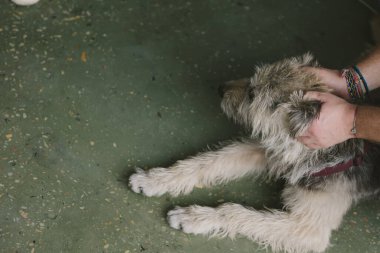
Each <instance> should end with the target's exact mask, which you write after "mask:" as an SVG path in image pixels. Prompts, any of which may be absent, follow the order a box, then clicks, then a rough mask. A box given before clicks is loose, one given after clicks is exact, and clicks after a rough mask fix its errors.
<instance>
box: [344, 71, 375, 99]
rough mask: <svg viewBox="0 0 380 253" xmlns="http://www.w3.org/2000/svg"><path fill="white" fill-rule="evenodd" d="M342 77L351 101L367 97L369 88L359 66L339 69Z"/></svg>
mask: <svg viewBox="0 0 380 253" xmlns="http://www.w3.org/2000/svg"><path fill="white" fill-rule="evenodd" d="M341 75H342V77H344V78H345V79H346V83H347V91H348V94H349V96H350V98H351V100H353V101H363V100H365V99H366V98H369V89H368V85H367V82H366V80H365V79H364V77H363V75H362V74H361V72H360V70H359V68H358V67H357V66H355V65H353V66H352V67H349V68H347V69H343V70H342V71H341Z"/></svg>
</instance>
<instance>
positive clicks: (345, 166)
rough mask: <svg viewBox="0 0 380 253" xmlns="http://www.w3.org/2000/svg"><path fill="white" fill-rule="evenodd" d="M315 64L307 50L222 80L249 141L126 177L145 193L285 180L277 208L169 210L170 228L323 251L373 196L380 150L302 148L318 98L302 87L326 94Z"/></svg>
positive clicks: (347, 145)
mask: <svg viewBox="0 0 380 253" xmlns="http://www.w3.org/2000/svg"><path fill="white" fill-rule="evenodd" d="M317 65H318V63H317V62H316V61H315V60H314V59H313V56H312V55H311V54H305V55H303V56H300V57H293V58H289V59H285V60H282V61H279V62H276V63H273V64H266V65H262V66H259V67H256V69H255V74H254V76H253V77H252V78H250V79H242V80H238V81H232V82H229V83H227V84H225V85H224V86H223V87H222V88H221V89H220V92H221V94H222V102H221V107H222V110H223V111H224V113H225V114H226V115H227V116H228V117H229V118H232V119H233V120H234V121H235V122H237V123H239V124H242V125H243V126H244V127H246V128H247V129H249V130H250V137H249V138H248V139H245V140H242V141H235V142H231V143H229V144H228V145H225V146H223V147H222V148H220V149H219V150H216V151H207V152H205V153H201V154H199V155H197V156H194V157H191V158H188V159H185V160H180V161H177V162H176V163H175V164H174V165H172V166H171V167H169V168H153V169H150V170H148V171H144V170H142V169H137V171H136V173H134V174H133V175H131V177H130V178H129V183H130V187H131V189H132V190H133V191H134V192H137V193H141V194H144V195H146V196H161V195H163V194H165V193H168V194H170V195H172V196H178V195H179V194H188V193H190V192H191V191H192V190H193V188H194V187H196V186H200V185H202V186H205V187H209V186H213V185H216V184H220V183H225V182H228V181H230V180H234V179H238V178H241V177H243V176H248V175H255V176H258V175H262V176H268V177H270V178H273V179H280V178H281V179H283V180H284V181H285V188H284V190H283V191H282V199H283V204H284V208H283V209H281V210H273V209H266V210H261V211H258V210H255V209H253V208H250V207H244V206H242V205H240V204H234V203H225V204H222V205H220V206H218V207H216V208H211V207H204V206H198V205H192V206H189V207H176V208H175V209H173V210H171V211H169V212H168V217H167V218H168V223H169V225H170V226H171V227H173V228H175V229H180V230H182V231H183V232H185V233H192V234H201V235H208V236H221V237H224V236H229V237H232V238H233V237H235V236H236V235H242V236H246V237H248V238H250V239H252V240H254V241H256V242H258V243H259V244H261V245H263V246H264V247H268V246H270V247H271V248H272V250H274V251H280V250H283V251H286V252H323V251H325V250H326V249H327V248H328V246H329V239H330V235H331V232H332V231H333V230H335V229H338V227H339V225H340V223H341V221H342V218H343V216H344V215H345V213H346V212H347V211H348V210H349V208H350V207H351V205H352V204H354V203H355V202H357V201H358V200H360V199H362V198H364V197H368V196H371V195H374V194H376V193H377V192H378V190H379V181H380V180H379V172H376V169H375V168H374V165H375V164H376V162H375V161H376V157H377V156H378V154H379V148H378V147H377V146H376V145H371V144H368V143H366V142H365V141H363V140H360V139H350V140H347V141H345V142H343V143H340V144H338V145H335V146H333V147H330V148H326V149H318V150H315V149H309V148H307V147H306V146H304V145H302V144H301V143H299V142H297V141H296V140H295V138H294V137H295V136H298V135H299V134H300V133H302V132H303V131H305V129H307V127H308V126H309V124H310V123H311V121H312V120H313V119H315V118H316V117H318V114H319V111H320V107H321V102H320V101H317V100H306V99H304V98H303V95H304V94H305V93H306V92H308V91H319V92H331V90H330V89H329V88H328V87H327V86H326V85H324V84H323V83H321V82H320V81H319V80H318V78H317V77H316V76H315V75H314V74H312V73H309V71H305V69H304V67H315V66H317Z"/></svg>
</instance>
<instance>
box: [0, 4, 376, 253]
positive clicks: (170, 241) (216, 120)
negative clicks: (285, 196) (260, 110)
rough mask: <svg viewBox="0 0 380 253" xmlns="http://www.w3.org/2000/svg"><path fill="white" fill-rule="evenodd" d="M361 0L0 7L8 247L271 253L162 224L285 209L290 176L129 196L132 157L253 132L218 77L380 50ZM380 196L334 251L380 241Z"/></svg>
mask: <svg viewBox="0 0 380 253" xmlns="http://www.w3.org/2000/svg"><path fill="white" fill-rule="evenodd" d="M371 15H372V13H371V11H370V10H369V9H368V8H367V7H365V5H364V4H363V3H361V2H359V1H356V0H350V1H347V0H336V1H321V0H313V1H302V0H296V1H295V0H287V1H275V0H251V1H248V0H209V1H201V0H199V1H195V0H192V1H173V0H172V1H169V0H161V1H142V0H129V1H126V0H92V1H88V0H76V1H74V0H67V1H66V0H41V2H40V3H39V4H37V5H34V6H31V7H18V6H15V5H13V4H12V3H11V2H10V1H4V0H3V1H1V3H0V59H1V62H0V88H1V89H0V140H1V146H0V150H1V152H0V252H7V253H8V252H31V253H39V252H47V253H50V252H52V253H55V252H84V253H86V252H125V253H127V252H128V253H133V252H145V253H157V252H161V253H166V252H167V253H172V252H173V253H174V252H176V253H177V252H178V253H180V252H184V253H193V252H194V253H213V252H238V253H245V252H266V251H265V250H260V247H259V246H258V245H257V244H255V243H253V242H251V241H249V240H247V239H245V238H238V239H236V240H230V239H208V238H205V237H202V236H193V235H186V234H183V233H181V232H178V231H175V230H173V229H171V228H170V227H168V225H167V223H166V219H165V214H166V212H167V211H168V210H169V209H170V208H172V207H174V206H175V205H189V204H194V203H198V204H202V205H211V206H216V205H218V204H220V203H222V202H228V201H230V202H237V203H242V204H245V205H250V206H254V207H256V208H263V207H264V206H269V207H281V202H280V199H279V192H280V190H281V183H278V182H277V183H276V182H271V183H269V182H253V181H252V179H245V180H241V181H239V182H234V183H231V184H228V185H223V186H218V187H215V188H213V189H197V190H195V191H194V192H193V193H192V194H190V195H189V196H183V197H179V198H172V197H170V196H164V197H160V198H145V197H143V196H140V195H137V194H134V193H132V192H131V191H130V190H129V188H128V186H127V183H126V182H127V177H128V175H130V174H131V173H132V172H133V170H134V167H136V166H141V167H144V168H149V167H152V166H165V165H169V164H170V163H172V162H173V161H175V160H176V159H180V158H185V157H186V156H188V155H192V154H195V153H196V152H198V151H200V150H202V149H204V148H205V147H206V146H207V145H212V144H216V143H217V142H218V141H222V140H226V139H229V138H234V137H238V136H241V135H244V131H243V130H242V129H240V128H239V127H238V126H235V125H233V124H232V122H230V121H228V120H227V119H226V117H224V115H223V114H222V112H221V110H220V109H219V102H220V101H219V98H218V95H217V87H218V85H219V84H221V83H222V82H224V81H227V80H231V79H236V78H241V77H246V76H250V75H252V73H253V72H252V71H253V67H254V65H256V64H259V63H262V62H271V61H274V60H277V59H280V58H283V57H287V56H294V55H299V54H302V53H304V52H306V51H311V52H313V53H314V54H315V55H316V57H317V58H318V59H319V60H320V62H321V63H322V64H323V65H325V66H329V67H342V66H345V65H347V64H350V63H352V62H355V61H356V60H357V59H358V57H359V56H360V55H361V54H362V52H363V51H366V50H368V49H369V48H370V47H371V45H372V42H371V34H370V28H369V25H368V24H369V21H370V18H371ZM379 237H380V202H379V201H378V200H368V201H364V202H362V203H360V204H359V205H357V206H356V207H354V208H353V209H351V210H350V211H349V213H348V215H347V216H346V217H345V219H344V222H343V224H342V226H341V228H340V230H339V231H337V232H334V234H333V236H332V239H331V242H332V245H333V246H332V247H331V248H330V249H329V250H328V252H362V253H364V252H380V238H379Z"/></svg>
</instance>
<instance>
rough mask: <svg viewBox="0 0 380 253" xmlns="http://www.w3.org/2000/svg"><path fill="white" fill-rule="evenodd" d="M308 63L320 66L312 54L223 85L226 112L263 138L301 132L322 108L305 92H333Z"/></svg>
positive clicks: (224, 109) (268, 67)
mask: <svg viewBox="0 0 380 253" xmlns="http://www.w3.org/2000/svg"><path fill="white" fill-rule="evenodd" d="M306 66H317V62H316V61H314V60H313V57H312V56H311V55H310V54H305V55H303V56H302V57H294V58H290V59H285V60H282V61H279V62H276V63H274V64H268V65H263V66H260V67H256V73H255V74H254V76H253V77H252V78H251V79H242V80H238V81H231V82H228V83H226V84H225V85H224V86H221V88H220V92H221V94H222V104H221V105H222V109H223V111H224V112H225V113H226V114H227V116H229V117H230V118H233V119H234V120H235V121H236V122H238V123H241V124H243V125H245V126H247V127H249V128H250V129H251V130H252V134H253V135H258V134H260V135H261V136H262V137H263V138H265V137H274V136H279V134H285V135H288V136H293V137H294V136H297V135H299V134H301V133H302V132H303V131H304V130H305V129H306V128H307V127H308V125H309V124H310V122H311V121H312V120H313V119H314V118H315V117H317V116H318V114H319V111H320V107H321V103H320V102H319V101H315V100H314V101H313V100H304V99H303V95H304V94H305V93H306V92H307V91H321V92H329V91H331V90H330V89H329V88H328V87H327V86H326V85H323V84H322V83H321V82H320V81H319V80H318V79H317V77H316V76H315V75H314V74H312V73H310V72H309V71H306V70H305V69H304V67H306Z"/></svg>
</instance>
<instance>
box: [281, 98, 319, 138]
mask: <svg viewBox="0 0 380 253" xmlns="http://www.w3.org/2000/svg"><path fill="white" fill-rule="evenodd" d="M303 96H304V93H303V91H296V92H294V93H292V94H291V95H290V101H289V102H288V103H286V104H284V107H285V108H286V111H287V115H288V126H289V133H290V135H291V136H292V137H296V136H299V135H302V134H303V133H304V132H305V131H306V129H307V128H308V127H309V125H310V123H311V122H312V121H313V120H314V119H315V118H317V117H319V113H320V110H321V105H322V103H321V101H318V100H306V99H304V98H303Z"/></svg>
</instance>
